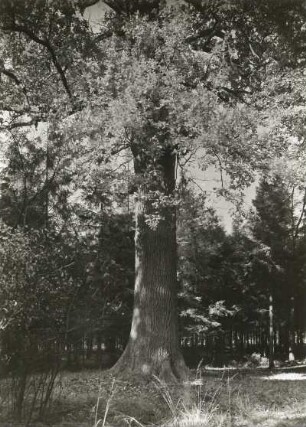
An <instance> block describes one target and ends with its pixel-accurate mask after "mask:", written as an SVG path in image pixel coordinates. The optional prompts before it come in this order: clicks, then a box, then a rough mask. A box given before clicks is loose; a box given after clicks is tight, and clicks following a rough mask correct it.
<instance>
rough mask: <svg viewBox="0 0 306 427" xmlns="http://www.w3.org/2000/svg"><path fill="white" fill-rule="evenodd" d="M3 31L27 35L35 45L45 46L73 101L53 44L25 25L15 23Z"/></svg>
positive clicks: (3, 28)
mask: <svg viewBox="0 0 306 427" xmlns="http://www.w3.org/2000/svg"><path fill="white" fill-rule="evenodd" d="M2 30H4V31H14V32H18V33H22V34H25V35H26V36H28V37H29V38H30V39H31V40H33V41H34V42H35V43H37V44H39V45H41V46H44V47H45V48H46V49H47V50H48V52H49V54H50V56H51V59H52V62H53V65H54V67H55V68H56V70H57V72H58V74H59V76H60V79H61V81H62V84H63V86H64V88H65V91H66V93H67V95H68V97H69V98H70V99H72V93H71V91H70V88H69V85H68V81H67V78H66V75H65V72H64V70H63V68H62V66H61V65H60V63H59V61H58V59H57V56H56V53H55V50H54V48H53V46H52V45H51V43H50V41H49V40H48V39H45V40H44V39H41V38H40V37H38V36H37V35H36V34H35V33H34V32H33V31H31V30H30V29H29V28H27V27H25V26H23V25H19V24H16V23H15V22H13V23H12V24H11V25H8V26H5V27H2Z"/></svg>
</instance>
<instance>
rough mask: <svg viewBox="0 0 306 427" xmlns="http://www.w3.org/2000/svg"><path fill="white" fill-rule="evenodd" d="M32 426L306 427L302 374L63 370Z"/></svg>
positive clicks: (3, 423) (305, 387)
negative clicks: (167, 378)
mask: <svg viewBox="0 0 306 427" xmlns="http://www.w3.org/2000/svg"><path fill="white" fill-rule="evenodd" d="M0 386H1V385H0ZM2 390H3V389H2ZM1 399H2V408H1V412H0V417H2V421H1V422H0V426H2V427H9V426H17V424H14V423H13V422H12V421H11V422H9V418H8V416H7V414H6V413H5V412H6V411H5V396H3V395H1V389H0V402H1ZM5 417H7V418H5ZM21 425H24V424H20V426H21ZM31 425H35V426H37V427H38V426H39V427H43V426H63V427H64V426H67V427H68V426H69V427H94V426H96V427H105V426H122V427H123V426H141V425H151V426H152V425H154V426H167V427H168V426H169V427H170V426H173V427H174V426H176V427H185V426H186V427H200V426H203V427H205V426H209V427H253V426H254V427H255V426H257V427H259V426H260V427H306V374H305V373H303V372H297V373H294V374H292V373H290V372H289V371H286V372H283V373H279V372H277V373H272V374H270V373H268V372H267V371H264V370H256V371H255V370H250V371H247V372H242V371H237V372H235V371H204V372H202V373H201V374H200V373H199V372H198V373H197V378H196V381H195V382H194V383H193V384H192V385H188V386H185V387H183V386H180V387H178V386H175V385H174V386H164V385H163V384H161V383H160V382H159V381H158V380H156V382H155V383H154V384H152V383H151V384H140V383H139V384H137V385H135V384H134V385H132V383H131V382H123V381H119V380H116V379H114V378H112V377H111V376H110V375H109V374H108V373H107V372H101V371H86V372H78V373H71V372H70V373H63V374H62V375H61V377H60V378H59V381H58V383H57V386H56V388H55V392H54V396H53V399H52V403H51V406H50V408H49V413H48V416H46V418H45V419H44V420H43V422H40V423H36V424H31Z"/></svg>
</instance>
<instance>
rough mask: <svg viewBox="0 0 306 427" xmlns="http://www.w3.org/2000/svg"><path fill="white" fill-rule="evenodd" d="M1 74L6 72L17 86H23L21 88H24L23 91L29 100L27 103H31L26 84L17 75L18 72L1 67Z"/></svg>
mask: <svg viewBox="0 0 306 427" xmlns="http://www.w3.org/2000/svg"><path fill="white" fill-rule="evenodd" d="M1 74H4V75H5V76H7V77H8V78H9V79H11V80H13V81H14V82H15V83H16V85H17V86H20V87H21V90H22V92H23V94H24V96H25V98H26V100H27V103H28V104H29V99H28V94H27V90H26V88H25V86H24V85H23V84H22V82H21V80H19V78H18V77H17V76H16V74H15V73H14V72H13V71H11V70H7V69H6V68H0V75H1Z"/></svg>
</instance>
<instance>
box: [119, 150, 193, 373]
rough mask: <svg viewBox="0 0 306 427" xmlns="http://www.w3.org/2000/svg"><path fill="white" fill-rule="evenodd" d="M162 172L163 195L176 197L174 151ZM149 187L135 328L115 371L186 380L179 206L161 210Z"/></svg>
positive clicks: (141, 206) (140, 212)
mask: <svg viewBox="0 0 306 427" xmlns="http://www.w3.org/2000/svg"><path fill="white" fill-rule="evenodd" d="M159 169H160V170H159V172H160V174H161V176H160V177H161V178H162V180H161V182H159V184H158V191H162V193H164V194H165V195H171V194H172V193H173V190H174V186H175V158H174V155H173V153H172V152H171V151H167V152H165V153H164V154H163V157H162V159H160V160H159ZM135 170H136V172H137V168H136V167H135ZM154 185H157V184H156V182H155V184H154ZM145 187H146V186H145V185H144V186H142V188H141V191H139V193H138V200H137V202H136V233H135V248H136V256H135V258H136V264H135V267H136V271H135V294H134V310H133V319H132V327H131V332H130V337H129V341H128V344H127V347H126V349H125V351H124V353H123V355H122V356H121V358H120V359H119V361H118V362H117V364H116V365H115V367H114V368H113V369H114V371H115V372H118V371H119V372H120V371H125V372H131V373H135V374H141V375H145V376H152V375H156V376H157V377H159V378H161V379H163V380H166V381H171V380H175V379H176V380H181V379H185V378H186V374H187V368H186V365H185V362H184V360H183V357H182V354H181V350H180V343H179V332H178V319H177V304H176V298H177V266H176V258H177V254H176V214H175V207H173V206H171V205H168V206H167V205H163V206H159V207H158V208H156V204H155V203H154V202H152V199H150V197H147V196H148V194H147V193H146V191H145V190H144V188H145ZM147 188H148V187H147ZM149 188H150V190H151V189H152V187H149ZM155 188H156V187H155ZM155 202H156V201H155ZM156 215H158V217H159V218H157V217H156ZM155 220H156V222H155ZM154 222H155V223H154Z"/></svg>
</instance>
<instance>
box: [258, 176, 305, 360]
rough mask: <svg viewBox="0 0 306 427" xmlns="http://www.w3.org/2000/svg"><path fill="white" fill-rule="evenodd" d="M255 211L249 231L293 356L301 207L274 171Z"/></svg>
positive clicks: (262, 188) (260, 190)
mask: <svg viewBox="0 0 306 427" xmlns="http://www.w3.org/2000/svg"><path fill="white" fill-rule="evenodd" d="M253 204H254V207H255V208H256V211H255V212H254V214H253V217H252V219H251V223H250V226H251V231H252V234H253V236H254V237H255V239H256V241H257V242H258V243H260V244H262V245H264V247H265V248H266V249H265V252H266V254H267V259H266V261H267V262H266V266H267V268H268V274H266V275H265V277H266V279H265V280H266V287H267V288H269V290H268V292H269V293H270V294H271V297H273V300H274V305H275V307H276V310H277V316H278V319H279V322H280V324H281V325H282V330H283V331H285V334H284V335H283V336H282V344H283V345H284V346H285V349H284V350H285V352H286V351H287V354H289V353H291V356H290V357H293V350H294V348H293V347H294V342H295V339H294V335H295V331H296V330H297V329H299V327H300V326H298V324H297V323H298V322H297V318H298V317H299V316H300V314H298V313H299V311H300V308H298V306H299V304H298V300H299V299H300V297H301V289H302V284H301V280H300V277H301V271H302V270H303V260H302V258H301V254H300V253H299V249H298V248H299V247H300V246H301V231H302V228H301V225H302V224H301V220H300V218H302V217H303V216H304V207H302V210H301V211H297V210H296V205H295V203H294V192H293V191H292V188H290V184H289V183H288V182H286V181H285V178H284V176H282V175H279V174H276V175H274V176H272V178H266V179H263V180H262V181H261V182H260V185H259V187H258V189H257V193H256V198H255V200H254V201H253Z"/></svg>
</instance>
